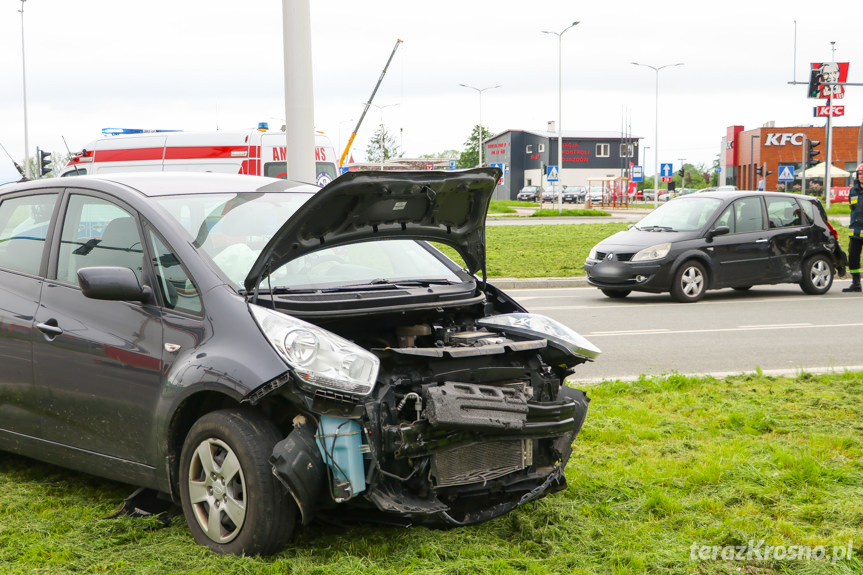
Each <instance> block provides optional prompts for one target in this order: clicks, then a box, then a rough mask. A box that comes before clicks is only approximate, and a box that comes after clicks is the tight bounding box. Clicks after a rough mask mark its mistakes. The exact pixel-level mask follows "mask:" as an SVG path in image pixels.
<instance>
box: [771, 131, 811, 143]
mask: <svg viewBox="0 0 863 575" xmlns="http://www.w3.org/2000/svg"><path fill="white" fill-rule="evenodd" d="M805 139H806V134H804V133H803V132H797V133H796V134H789V133H787V132H786V133H784V134H767V137H766V138H764V145H765V146H785V145H787V144H788V143H789V142H790V143H791V145H793V146H802V145H803V140H805Z"/></svg>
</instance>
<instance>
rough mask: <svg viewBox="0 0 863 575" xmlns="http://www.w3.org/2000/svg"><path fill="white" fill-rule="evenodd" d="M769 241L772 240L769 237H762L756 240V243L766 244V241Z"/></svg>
mask: <svg viewBox="0 0 863 575" xmlns="http://www.w3.org/2000/svg"><path fill="white" fill-rule="evenodd" d="M769 241H770V240H768V239H767V238H762V239H760V240H755V243H756V244H766V243H767V242H769Z"/></svg>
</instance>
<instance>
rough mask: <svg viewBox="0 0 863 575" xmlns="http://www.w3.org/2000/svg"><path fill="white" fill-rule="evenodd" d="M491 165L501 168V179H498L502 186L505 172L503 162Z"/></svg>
mask: <svg viewBox="0 0 863 575" xmlns="http://www.w3.org/2000/svg"><path fill="white" fill-rule="evenodd" d="M491 167H492V168H499V169H500V179H499V180H498V181H497V183H498V184H500V185H501V186H502V185H503V174H504V169H503V164H491Z"/></svg>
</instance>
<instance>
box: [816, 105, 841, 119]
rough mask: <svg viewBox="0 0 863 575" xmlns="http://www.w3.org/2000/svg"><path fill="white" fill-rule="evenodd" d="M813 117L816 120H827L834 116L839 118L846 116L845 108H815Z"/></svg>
mask: <svg viewBox="0 0 863 575" xmlns="http://www.w3.org/2000/svg"><path fill="white" fill-rule="evenodd" d="M812 112H814V113H813V114H812V115H813V116H814V117H816V118H826V117H828V116H832V117H834V118H838V117H839V116H844V115H845V106H815V107H814V108H812Z"/></svg>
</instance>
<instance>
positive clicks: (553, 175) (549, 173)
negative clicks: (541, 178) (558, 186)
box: [545, 166, 558, 182]
mask: <svg viewBox="0 0 863 575" xmlns="http://www.w3.org/2000/svg"><path fill="white" fill-rule="evenodd" d="M557 175H558V172H557V166H548V167H547V168H546V169H545V179H546V180H548V181H549V182H556V181H557V179H558V178H557Z"/></svg>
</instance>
